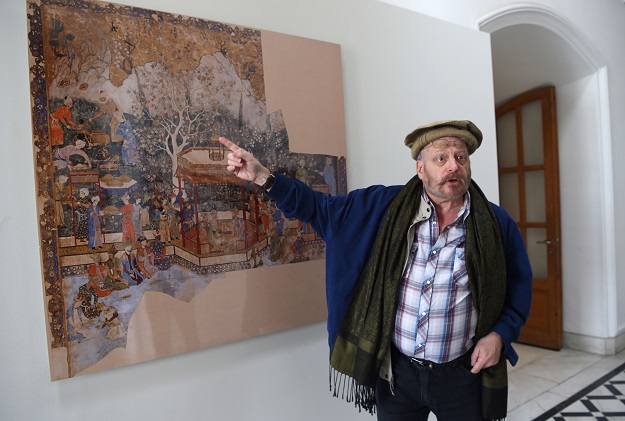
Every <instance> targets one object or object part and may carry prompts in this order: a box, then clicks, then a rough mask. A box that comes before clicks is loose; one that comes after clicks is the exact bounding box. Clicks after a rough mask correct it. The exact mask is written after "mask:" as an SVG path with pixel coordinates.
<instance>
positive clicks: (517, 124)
mask: <svg viewBox="0 0 625 421" xmlns="http://www.w3.org/2000/svg"><path fill="white" fill-rule="evenodd" d="M496 117H497V156H498V167H499V196H500V201H501V206H502V207H503V208H504V209H506V210H507V211H508V212H509V213H510V215H511V216H512V217H513V218H514V220H515V221H516V223H517V224H518V226H519V229H520V230H521V233H522V234H523V238H524V239H525V244H526V247H527V251H528V254H529V257H530V262H531V265H532V271H533V273H534V280H533V296H532V310H531V313H530V317H529V320H528V322H527V324H526V325H525V326H524V327H523V331H522V333H521V337H520V338H519V342H522V343H527V344H530V345H537V346H542V347H546V348H551V349H560V348H561V347H562V278H561V274H562V269H561V253H560V193H559V177H558V131H557V121H556V102H555V88H554V87H553V86H549V87H544V88H538V89H534V90H532V91H529V92H525V93H523V94H521V95H519V96H517V97H515V98H513V99H511V100H509V101H508V102H506V103H505V104H503V105H501V106H499V107H497V110H496Z"/></svg>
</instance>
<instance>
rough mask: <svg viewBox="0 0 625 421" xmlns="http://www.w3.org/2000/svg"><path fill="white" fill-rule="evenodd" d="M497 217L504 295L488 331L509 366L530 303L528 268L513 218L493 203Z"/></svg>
mask: <svg viewBox="0 0 625 421" xmlns="http://www.w3.org/2000/svg"><path fill="white" fill-rule="evenodd" d="M493 209H494V211H495V214H496V215H497V218H498V219H499V228H500V230H501V237H502V241H503V246H504V253H505V258H506V274H507V284H506V298H505V302H504V306H503V309H502V311H501V314H500V315H499V318H498V320H497V322H496V323H495V325H494V326H493V328H492V329H491V331H493V332H496V333H498V334H499V335H500V336H501V339H502V340H503V344H504V353H505V354H506V357H507V358H508V360H509V361H510V363H511V364H512V365H514V364H516V362H517V361H518V358H519V357H518V355H517V353H516V351H515V350H514V349H513V348H512V345H511V344H512V342H514V341H515V340H517V339H518V337H519V335H520V334H521V328H522V327H523V325H524V324H525V322H526V321H527V318H528V317H529V313H530V308H531V304H532V279H533V277H532V268H531V266H530V261H529V257H528V255H527V250H526V248H525V242H524V240H523V237H522V235H521V232H520V231H519V228H518V227H517V225H516V223H515V222H514V220H513V219H512V218H511V217H510V215H509V214H508V213H507V212H506V211H505V210H504V209H502V208H500V207H498V206H496V205H493Z"/></svg>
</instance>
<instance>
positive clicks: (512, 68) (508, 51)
mask: <svg viewBox="0 0 625 421" xmlns="http://www.w3.org/2000/svg"><path fill="white" fill-rule="evenodd" d="M491 48H492V59H493V78H494V89H495V103H496V104H500V103H502V102H503V101H506V100H508V99H510V98H512V97H514V96H516V95H518V94H520V93H523V92H525V91H528V90H530V89H533V88H536V87H539V86H545V85H555V86H561V85H566V84H568V83H570V82H573V81H575V80H578V79H580V78H583V77H585V76H589V75H591V74H592V73H593V72H594V71H595V70H594V69H593V68H592V66H591V65H590V64H589V63H588V62H587V61H586V60H584V58H583V57H582V56H581V55H580V53H579V52H578V51H577V50H576V49H575V48H574V47H573V46H571V45H570V44H569V43H568V42H566V41H565V40H564V39H563V38H562V37H560V36H559V35H558V34H556V33H555V32H553V31H551V30H549V29H546V28H544V27H542V26H538V25H531V24H519V25H512V26H508V27H505V28H502V29H498V30H496V31H494V32H492V33H491Z"/></svg>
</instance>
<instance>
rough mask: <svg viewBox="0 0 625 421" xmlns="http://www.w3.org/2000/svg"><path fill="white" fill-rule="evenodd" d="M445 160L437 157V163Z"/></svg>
mask: <svg viewBox="0 0 625 421" xmlns="http://www.w3.org/2000/svg"><path fill="white" fill-rule="evenodd" d="M444 160H445V158H443V157H442V156H437V157H436V162H443V161H444Z"/></svg>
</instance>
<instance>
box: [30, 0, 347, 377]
mask: <svg viewBox="0 0 625 421" xmlns="http://www.w3.org/2000/svg"><path fill="white" fill-rule="evenodd" d="M28 21H29V52H30V76H31V99H32V117H33V146H34V148H33V150H34V158H35V171H36V183H37V186H36V195H37V205H38V216H39V221H38V222H39V228H40V243H41V260H42V272H43V291H44V299H45V308H46V313H47V314H46V325H47V329H48V342H49V351H50V367H51V378H52V379H53V380H57V379H64V378H68V377H73V376H76V375H78V374H85V373H90V372H95V371H99V370H104V369H109V368H113V367H119V366H123V365H128V364H134V363H138V362H142V361H147V360H150V359H154V358H160V357H165V356H168V355H172V354H177V353H181V352H188V351H192V350H197V349H201V348H205V347H209V346H214V345H219V344H223V343H227V342H232V341H236V340H240V339H244V338H248V337H252V336H256V335H261V334H266V333H271V332H275V331H278V330H282V329H288V328H291V327H295V326H298V325H302V324H306V323H312V322H316V321H320V320H323V319H324V318H325V317H326V309H325V304H324V300H323V295H324V293H323V291H324V281H323V279H324V267H323V264H324V258H325V244H324V242H323V240H322V239H321V238H319V237H318V236H317V235H316V233H315V232H314V231H313V230H312V229H311V227H310V226H308V225H307V224H302V223H301V222H299V221H297V220H293V219H289V218H286V217H285V215H284V214H283V213H282V212H281V211H280V210H279V209H277V208H276V205H275V203H274V202H273V201H272V200H270V198H269V197H267V195H266V194H265V193H264V192H263V191H261V190H258V189H257V187H255V186H254V185H253V184H252V183H243V182H240V180H238V179H237V178H235V177H233V176H232V175H230V174H229V173H228V172H227V171H226V169H225V165H226V164H225V162H226V156H225V155H226V151H225V150H224V148H223V147H222V146H221V145H220V143H219V142H218V138H219V136H225V137H228V138H230V139H231V140H233V141H235V142H237V143H239V144H240V145H241V146H242V147H244V148H246V149H248V150H250V151H252V152H253V153H254V154H255V155H256V156H257V157H259V159H260V160H261V161H263V162H264V163H266V164H267V165H268V166H269V167H271V168H272V169H274V170H277V171H280V172H282V173H285V174H288V175H290V176H292V177H296V178H298V179H299V180H301V181H302V182H304V183H306V184H308V185H310V186H311V187H312V188H313V189H316V190H319V191H322V192H324V193H328V194H333V195H335V194H341V193H344V192H345V191H346V167H345V137H344V136H345V127H344V117H343V97H342V85H341V65H340V48H339V46H338V45H335V44H331V43H325V42H320V41H314V40H310V39H303V38H298V37H293V36H287V35H282V34H277V33H273V32H267V31H261V30H257V29H252V28H245V27H241V26H236V25H232V24H226V23H220V22H215V21H210V20H202V19H196V18H190V17H186V16H180V15H172V14H168V13H163V12H158V11H152V10H145V9H139V8H135V7H129V6H121V5H116V4H112V3H103V2H87V1H80V0H62V1H61V0H37V1H29V3H28Z"/></svg>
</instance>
